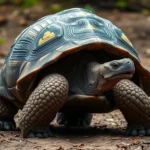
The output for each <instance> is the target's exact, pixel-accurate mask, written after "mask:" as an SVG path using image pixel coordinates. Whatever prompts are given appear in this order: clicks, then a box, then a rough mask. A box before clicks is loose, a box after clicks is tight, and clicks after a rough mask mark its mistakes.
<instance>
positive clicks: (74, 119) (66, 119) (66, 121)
mask: <svg viewBox="0 0 150 150" xmlns="http://www.w3.org/2000/svg"><path fill="white" fill-rule="evenodd" d="M92 116H93V115H92V114H91V113H84V114H81V113H73V114H70V113H69V114H68V113H58V114H57V123H58V124H60V125H65V126H76V127H88V126H89V125H90V123H91V120H92Z"/></svg>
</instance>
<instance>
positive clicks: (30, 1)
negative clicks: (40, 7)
mask: <svg viewBox="0 0 150 150" xmlns="http://www.w3.org/2000/svg"><path fill="white" fill-rule="evenodd" d="M38 2H39V0H24V1H23V4H22V7H23V8H28V7H30V6H33V5H36V4H38Z"/></svg>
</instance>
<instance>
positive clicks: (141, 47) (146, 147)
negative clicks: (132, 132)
mask: <svg viewBox="0 0 150 150" xmlns="http://www.w3.org/2000/svg"><path fill="white" fill-rule="evenodd" d="M47 14H48V12H47V11H43V10H42V7H40V8H39V7H33V8H32V9H30V10H26V11H21V10H20V9H19V8H18V7H17V8H16V7H12V6H9V7H8V6H7V7H6V6H0V37H2V38H4V40H5V42H3V43H2V44H0V66H1V65H2V64H3V62H4V57H5V56H6V54H7V53H8V51H9V48H10V46H11V44H12V43H13V41H14V39H15V38H16V37H17V35H18V34H19V33H20V32H21V31H22V30H23V29H24V28H25V27H26V26H28V25H30V24H31V23H33V22H34V21H35V20H37V19H38V18H40V17H42V16H44V15H47ZM97 14H98V15H99V16H101V17H104V18H107V19H109V20H111V21H112V22H113V23H114V24H115V25H117V26H118V27H120V28H121V29H122V30H123V31H124V32H125V33H126V34H127V36H128V37H129V39H130V40H131V41H132V43H133V45H134V46H135V47H136V48H137V51H138V52H139V55H140V58H141V61H142V63H143V64H144V66H145V67H146V68H147V69H149V70H150V16H148V15H143V14H140V13H127V12H119V11H117V10H113V11H110V12H108V11H107V12H106V11H102V12H101V11H99V12H97ZM126 125H127V124H126V121H125V119H124V117H123V116H122V114H121V112H120V111H119V110H116V111H114V112H112V113H108V114H95V115H94V118H93V120H92V124H91V126H90V127H89V128H65V127H63V126H58V125H57V124H56V123H55V121H54V122H53V123H52V125H51V126H50V128H51V130H52V132H53V137H51V138H47V139H36V138H35V139H23V138H22V137H21V135H20V131H12V132H6V131H1V132H0V150H132V149H133V150H150V137H141V136H140V137H127V136H126V135H125V128H126Z"/></svg>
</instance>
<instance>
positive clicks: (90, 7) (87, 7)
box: [84, 4, 95, 12]
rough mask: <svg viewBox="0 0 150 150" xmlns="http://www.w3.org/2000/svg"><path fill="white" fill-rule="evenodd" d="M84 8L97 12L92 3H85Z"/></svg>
mask: <svg viewBox="0 0 150 150" xmlns="http://www.w3.org/2000/svg"><path fill="white" fill-rule="evenodd" d="M84 8H85V9H88V10H90V11H92V12H95V8H94V7H93V6H92V5H90V4H85V5H84Z"/></svg>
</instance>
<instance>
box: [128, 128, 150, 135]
mask: <svg viewBox="0 0 150 150" xmlns="http://www.w3.org/2000/svg"><path fill="white" fill-rule="evenodd" d="M126 133H127V135H129V136H150V127H149V128H148V127H141V126H140V127H137V126H136V127H133V126H132V127H128V128H127V130H126Z"/></svg>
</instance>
